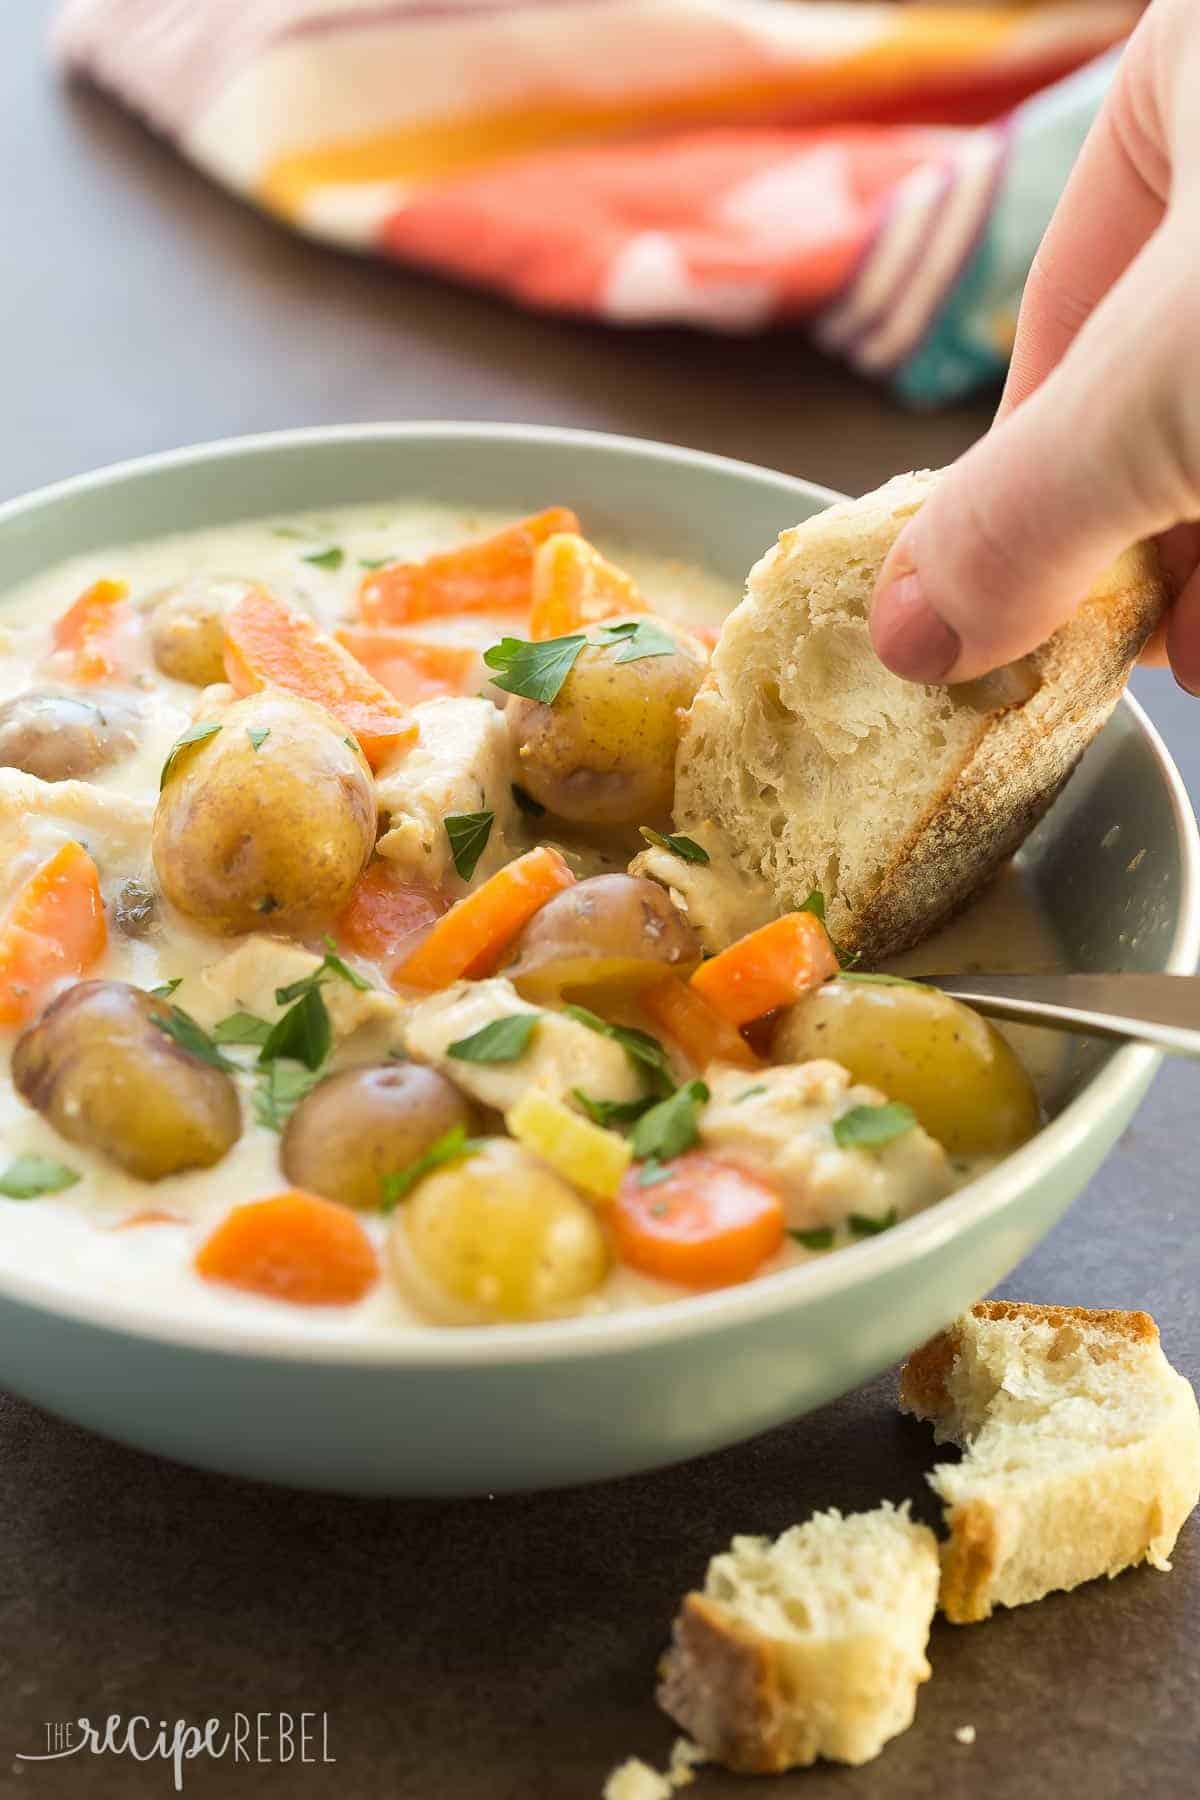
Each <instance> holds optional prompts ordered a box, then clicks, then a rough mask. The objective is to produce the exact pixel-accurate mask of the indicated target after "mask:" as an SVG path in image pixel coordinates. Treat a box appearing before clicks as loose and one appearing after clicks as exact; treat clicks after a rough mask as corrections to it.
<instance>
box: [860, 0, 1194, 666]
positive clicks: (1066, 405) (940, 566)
mask: <svg viewBox="0 0 1200 1800" xmlns="http://www.w3.org/2000/svg"><path fill="white" fill-rule="evenodd" d="M1197 92H1200V9H1197V7H1196V6H1195V4H1194V0H1153V4H1152V5H1151V6H1150V8H1149V10H1148V11H1147V13H1146V14H1145V16H1144V18H1143V19H1142V22H1141V24H1140V25H1139V27H1138V29H1137V30H1136V32H1135V33H1134V36H1133V38H1132V39H1131V41H1130V44H1129V46H1128V48H1127V50H1126V52H1125V55H1124V57H1123V58H1122V61H1121V63H1120V65H1119V69H1118V74H1117V78H1116V80H1115V82H1114V85H1113V88H1112V91H1111V93H1110V94H1109V96H1108V99H1107V101H1106V102H1105V105H1104V108H1103V110H1102V111H1101V113H1100V115H1099V116H1098V118H1097V120H1096V123H1095V125H1094V126H1093V128H1092V130H1091V132H1090V133H1089V135H1088V138H1087V141H1086V143H1085V144H1084V147H1083V150H1082V152H1081V154H1080V157H1079V160H1078V162H1077V164H1076V166H1075V168H1074V170H1073V172H1072V174H1071V178H1070V180H1069V182H1068V183H1067V187H1066V190H1065V191H1064V193H1063V197H1062V199H1061V201H1060V202H1059V205H1058V208H1057V210H1056V211H1055V214H1054V217H1053V219H1052V220H1051V222H1050V226H1049V228H1048V230H1047V232H1046V235H1045V237H1044V238H1043V240H1042V244H1041V248H1040V249H1039V251H1038V254H1037V257H1036V259H1035V261H1034V265H1033V268H1032V270H1031V272H1030V276H1029V281H1028V283H1027V285H1026V288H1025V295H1024V299H1023V301H1022V305H1021V316H1020V321H1019V324H1018V327H1017V339H1016V345H1015V348H1014V352H1013V360H1012V367H1011V369H1010V372H1009V377H1008V382H1007V385H1006V387H1005V390H1004V396H1003V399H1002V400H1001V403H1000V409H999V412H998V414H997V417H996V422H995V423H994V425H993V426H992V429H991V431H990V432H989V433H988V434H987V436H986V437H984V438H981V439H980V441H979V442H978V443H977V444H976V445H974V446H973V447H972V448H971V449H970V450H969V451H968V452H967V453H966V455H965V456H963V457H962V458H961V459H960V460H959V461H958V462H957V463H956V464H955V465H954V466H953V468H952V469H950V470H949V471H948V472H947V474H946V476H945V477H944V479H943V480H942V481H941V482H940V483H939V484H938V487H937V489H936V490H935V492H934V494H933V495H932V496H931V498H930V499H929V500H928V501H927V502H926V504H925V505H924V506H923V507H922V508H921V510H920V512H919V513H917V515H916V516H915V518H914V519H913V520H912V522H911V523H910V524H909V525H907V526H906V527H905V529H904V531H903V532H902V533H901V535H900V537H899V538H898V539H897V541H896V543H895V545H894V546H893V548H892V551H891V554H890V555H889V557H888V559H887V562H886V563H885V564H884V567H883V570H882V572H881V574H880V578H879V583H878V585H877V587H876V590H875V601H874V607H873V612H872V618H871V636H872V640H873V642H874V644H875V648H876V650H877V652H878V654H879V656H880V658H881V659H882V661H883V662H884V663H886V664H887V666H888V667H889V668H890V669H893V670H894V671H895V672H896V674H898V675H904V676H907V677H909V679H911V680H914V681H968V680H971V679H973V678H974V677H975V676H977V675H982V674H984V673H986V672H987V671H988V670H990V669H994V668H996V667H998V666H999V665H1000V664H1002V663H1006V662H1010V661H1012V660H1013V659H1014V658H1015V657H1019V656H1024V655H1026V654H1027V653H1028V652H1029V651H1030V650H1033V649H1035V648H1036V647H1037V645H1038V644H1040V643H1043V642H1044V641H1045V640H1046V638H1048V637H1049V636H1050V635H1051V633H1052V632H1053V631H1054V630H1056V629H1057V627H1058V626H1059V625H1061V624H1062V622H1063V621H1064V619H1066V618H1067V617H1068V616H1069V615H1070V614H1071V613H1072V612H1073V611H1074V610H1075V608H1076V606H1077V605H1078V604H1079V602H1080V600H1081V599H1082V597H1083V596H1084V594H1086V592H1087V591H1088V589H1089V588H1090V587H1091V585H1092V583H1093V582H1094V581H1095V580H1096V579H1097V578H1098V577H1099V576H1100V575H1101V574H1102V573H1103V572H1104V570H1105V568H1106V567H1107V566H1108V564H1109V563H1111V562H1112V561H1113V559H1114V558H1115V557H1116V556H1118V555H1119V554H1120V552H1121V551H1122V550H1124V549H1126V548H1127V547H1128V545H1130V544H1131V543H1133V542H1134V541H1135V540H1137V539H1139V538H1145V537H1156V536H1157V537H1158V538H1159V542H1160V548H1161V550H1162V553H1163V560H1164V563H1165V565H1166V568H1167V572H1168V575H1169V576H1170V577H1171V578H1172V581H1173V584H1174V586H1175V588H1176V590H1177V594H1178V597H1177V599H1176V601H1175V603H1174V605H1173V607H1172V610H1171V612H1170V614H1169V616H1168V619H1167V622H1166V624H1165V626H1163V627H1162V628H1161V629H1160V631H1159V633H1158V634H1157V635H1156V638H1155V640H1154V642H1153V643H1152V645H1151V646H1150V648H1149V653H1148V654H1149V659H1150V660H1158V661H1162V660H1164V658H1165V657H1169V659H1170V662H1171V666H1172V668H1173V669H1174V671H1175V677H1176V680H1177V681H1178V682H1179V683H1180V685H1181V686H1183V687H1185V688H1187V689H1189V691H1191V692H1192V693H1197V694H1200V107H1198V106H1197V105H1196V102H1195V95H1196V94H1197Z"/></svg>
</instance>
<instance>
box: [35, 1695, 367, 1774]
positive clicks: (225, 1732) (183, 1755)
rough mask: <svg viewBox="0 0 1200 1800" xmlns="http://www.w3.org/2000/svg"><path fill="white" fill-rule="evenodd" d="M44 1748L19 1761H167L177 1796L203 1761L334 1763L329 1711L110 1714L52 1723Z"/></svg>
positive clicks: (46, 1731)
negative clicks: (200, 1719)
mask: <svg viewBox="0 0 1200 1800" xmlns="http://www.w3.org/2000/svg"><path fill="white" fill-rule="evenodd" d="M43 1730H44V1733H45V1748H44V1749H43V1750H19V1751H18V1752H17V1761H18V1762H28V1763H37V1762H61V1761H62V1760H64V1759H65V1758H67V1757H72V1756H80V1755H84V1756H88V1755H91V1756H118V1757H119V1756H127V1757H129V1758H130V1760H131V1761H133V1762H162V1763H165V1764H166V1765H167V1766H168V1767H169V1768H170V1770H171V1775H172V1780H173V1785H174V1788H175V1792H176V1793H177V1794H180V1793H182V1792H183V1775H184V1768H185V1766H186V1764H188V1763H189V1762H195V1761H196V1759H197V1758H198V1757H202V1756H205V1757H211V1758H212V1760H213V1761H214V1762H221V1761H223V1760H227V1761H229V1762H233V1763H258V1764H263V1763H290V1764H293V1765H303V1764H305V1763H309V1764H311V1763H334V1762H336V1761H337V1757H336V1756H334V1754H333V1752H332V1750H331V1748H330V1742H329V1715H328V1714H327V1713H323V1712H320V1713H319V1712H299V1713H288V1712H254V1713H242V1712H235V1713H234V1714H233V1715H232V1717H231V1718H229V1719H228V1720H226V1719H205V1721H204V1723H203V1724H202V1725H193V1724H189V1722H188V1721H187V1720H186V1719H151V1718H148V1717H147V1716H146V1715H145V1714H144V1713H132V1714H130V1716H129V1717H128V1718H125V1717H124V1716H123V1715H122V1714H120V1713H110V1714H109V1716H108V1717H107V1718H106V1719H102V1720H100V1721H99V1722H97V1723H95V1724H93V1722H92V1721H91V1720H90V1719H87V1718H83V1719H61V1720H60V1719H51V1720H47V1722H46V1724H45V1726H44V1727H43Z"/></svg>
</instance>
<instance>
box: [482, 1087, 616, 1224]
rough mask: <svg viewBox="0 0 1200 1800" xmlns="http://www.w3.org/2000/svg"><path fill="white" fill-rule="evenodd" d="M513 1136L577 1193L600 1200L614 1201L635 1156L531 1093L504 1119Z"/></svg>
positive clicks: (609, 1135) (598, 1128)
mask: <svg viewBox="0 0 1200 1800" xmlns="http://www.w3.org/2000/svg"><path fill="white" fill-rule="evenodd" d="M504 1123H505V1124H506V1125H507V1127H508V1131H509V1135H510V1136H511V1137H514V1138H516V1140H517V1142H518V1144H523V1145H524V1146H525V1148H526V1149H527V1150H531V1151H532V1152H533V1154H534V1155H535V1156H540V1157H541V1159H542V1161H543V1162H544V1163H547V1164H548V1165H549V1166H550V1168H552V1169H553V1170H554V1171H555V1173H556V1174H558V1175H561V1176H562V1177H563V1180H564V1181H569V1182H570V1183H571V1185H572V1187H577V1188H579V1189H580V1191H581V1192H582V1193H585V1194H589V1195H591V1196H592V1197H593V1198H594V1199H597V1200H612V1199H614V1198H615V1197H616V1193H617V1189H618V1188H619V1187H620V1185H621V1177H622V1176H623V1175H624V1173H625V1171H626V1169H627V1168H628V1167H629V1165H630V1163H631V1162H632V1161H633V1151H632V1150H631V1149H630V1147H629V1145H628V1144H627V1143H626V1142H625V1139H624V1138H623V1137H620V1136H618V1134H617V1133H616V1132H615V1131H605V1129H604V1127H603V1126H602V1125H593V1124H592V1123H591V1121H590V1119H581V1118H580V1117H579V1114H578V1113H573V1112H572V1111H571V1109H570V1108H569V1107H567V1106H564V1105H563V1103H562V1101H561V1100H552V1099H551V1098H550V1096H549V1094H543V1093H539V1092H538V1090H537V1089H536V1088H531V1089H530V1090H529V1092H528V1093H526V1094H522V1096H521V1098H520V1099H519V1100H518V1101H517V1104H516V1105H515V1106H514V1107H512V1108H511V1109H510V1110H509V1111H508V1112H507V1113H506V1114H505V1115H504Z"/></svg>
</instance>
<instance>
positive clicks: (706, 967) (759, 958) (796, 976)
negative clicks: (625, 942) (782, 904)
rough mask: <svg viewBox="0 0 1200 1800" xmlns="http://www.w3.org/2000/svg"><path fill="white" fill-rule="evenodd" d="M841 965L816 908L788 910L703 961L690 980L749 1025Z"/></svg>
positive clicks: (711, 1001)
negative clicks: (798, 910)
mask: <svg viewBox="0 0 1200 1800" xmlns="http://www.w3.org/2000/svg"><path fill="white" fill-rule="evenodd" d="M837 969H838V960H837V955H836V953H835V951H834V948H833V945H832V944H831V943H830V941H829V936H828V933H827V932H826V930H825V927H824V925H822V923H821V921H820V919H818V918H817V917H816V915H815V914H814V913H807V912H794V913H784V915H783V917H782V918H781V919H772V921H771V923H770V924H769V925H762V926H760V927H759V929H758V930H757V931H752V932H751V933H750V935H749V936H748V937H744V938H739V939H738V941H737V943H736V944H730V946H729V948H728V950H722V951H721V952H720V954H719V955H717V956H714V957H711V958H710V959H709V961H708V962H704V963H701V964H700V967H699V968H698V969H697V970H696V973H695V974H694V975H693V976H692V986H693V987H694V988H695V989H696V991H697V993H699V994H701V995H702V996H703V997H704V999H705V1000H707V1001H708V1003H709V1005H710V1006H713V1007H715V1008H716V1010H717V1012H719V1013H722V1014H723V1015H724V1017H725V1018H727V1019H728V1020H729V1021H730V1023H731V1024H733V1025H748V1024H749V1023H750V1021H751V1019H760V1018H761V1017H762V1015H763V1014H764V1013H768V1012H771V1011H772V1009H773V1008H774V1007H777V1006H790V1005H791V1003H792V1001H793V1000H799V998H800V996H801V995H802V994H807V993H808V992H809V990H810V989H812V988H815V987H820V985H821V983H822V982H823V981H828V980H829V977H830V976H831V975H836V974H837Z"/></svg>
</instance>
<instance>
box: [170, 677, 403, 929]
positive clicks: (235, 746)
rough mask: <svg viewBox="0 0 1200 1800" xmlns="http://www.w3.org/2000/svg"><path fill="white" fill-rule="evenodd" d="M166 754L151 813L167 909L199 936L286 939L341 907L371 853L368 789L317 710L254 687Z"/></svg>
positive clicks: (355, 757) (352, 750) (337, 732)
mask: <svg viewBox="0 0 1200 1800" xmlns="http://www.w3.org/2000/svg"><path fill="white" fill-rule="evenodd" d="M215 723H216V724H217V725H218V729H217V730H216V731H215V732H214V734H213V735H212V736H210V737H207V738H205V739H204V740H203V741H201V742H198V743H196V744H194V745H192V744H189V745H186V746H184V748H183V749H181V750H180V751H178V752H177V754H176V757H175V760H174V763H173V765H172V766H171V767H170V768H169V769H168V771H167V775H166V780H165V783H164V786H163V791H162V793H161V794H160V796H159V801H158V807H157V810H156V811H155V815H154V833H153V840H152V841H153V852H154V867H155V869H156V871H157V873H158V880H159V885H160V886H161V888H162V891H163V893H164V894H165V895H166V896H167V899H168V900H170V901H171V903H172V905H174V906H176V907H178V908H179V911H180V912H182V913H186V915H187V916H188V918H189V919H194V920H195V921H196V923H197V924H198V925H202V926H204V927H205V928H206V929H207V930H209V931H215V932H223V933H227V934H233V933H238V932H244V931H255V930H260V929H261V928H262V927H263V925H264V924H269V927H270V929H271V930H272V931H280V932H283V933H293V932H297V931H301V930H304V929H305V928H307V927H311V926H313V925H315V924H318V923H320V922H321V921H323V920H326V919H329V918H331V917H332V916H333V915H334V914H335V913H337V912H339V911H340V910H341V908H342V907H343V906H345V904H346V902H347V901H348V900H349V898H350V895H351V892H352V891H353V888H354V884H355V882H356V881H357V880H358V877H359V876H360V875H361V873H362V871H363V869H364V868H365V867H366V863H367V859H368V857H369V856H370V854H371V851H372V849H373V847H374V844H375V826H376V817H375V789H374V784H373V782H372V780H371V775H370V771H369V770H368V768H367V765H366V763H365V762H364V761H363V758H362V755H361V753H360V751H359V750H358V748H357V746H356V745H355V744H354V742H353V740H352V739H347V737H346V734H345V732H344V731H343V730H342V727H341V726H340V725H339V724H338V723H337V721H336V720H335V719H333V718H331V717H330V715H329V714H328V713H327V712H326V711H325V710H324V708H323V707H320V706H314V705H312V704H311V703H310V702H309V701H307V700H298V699H296V698H295V697H294V696H292V695H290V694H284V693H281V692H280V691H279V690H278V689H270V688H268V689H266V690H265V691H264V692H262V693H260V694H252V695H250V697H249V698H248V699H245V700H239V701H237V702H236V703H235V704H234V705H233V706H231V707H229V708H228V710H227V711H225V712H224V713H222V714H221V715H220V718H219V720H217V721H215Z"/></svg>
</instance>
